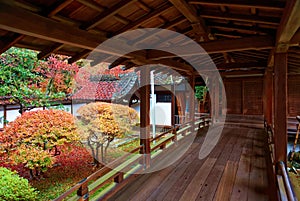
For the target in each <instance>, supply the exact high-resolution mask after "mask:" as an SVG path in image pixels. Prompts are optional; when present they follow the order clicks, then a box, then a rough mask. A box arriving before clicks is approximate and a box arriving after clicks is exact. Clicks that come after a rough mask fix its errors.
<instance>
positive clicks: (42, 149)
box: [0, 110, 78, 176]
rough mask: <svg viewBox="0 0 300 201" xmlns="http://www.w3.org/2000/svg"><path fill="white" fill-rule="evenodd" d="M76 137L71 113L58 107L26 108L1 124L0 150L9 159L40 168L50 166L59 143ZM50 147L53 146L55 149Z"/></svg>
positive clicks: (39, 169)
mask: <svg viewBox="0 0 300 201" xmlns="http://www.w3.org/2000/svg"><path fill="white" fill-rule="evenodd" d="M76 140H78V138H77V132H76V126H75V122H74V118H73V116H72V115H71V114H70V113H67V112H65V111H61V110H39V111H29V112H25V113H23V114H22V115H21V116H20V117H18V118H17V119H16V120H15V121H13V122H11V123H9V124H8V125H7V126H6V127H5V128H4V131H3V133H2V134H1V135H0V151H1V150H2V152H3V153H4V154H6V155H7V156H8V160H9V161H10V162H11V163H13V164H20V163H21V164H24V165H25V167H26V168H28V169H30V170H31V172H32V170H36V171H37V172H40V171H46V170H47V168H49V167H52V165H53V163H54V162H55V158H54V157H53V156H54V155H56V154H57V153H58V150H57V149H56V148H57V146H58V145H63V144H65V143H69V142H73V141H76ZM52 150H55V151H54V153H53V151H52ZM51 151H52V152H51ZM32 176H33V175H32Z"/></svg>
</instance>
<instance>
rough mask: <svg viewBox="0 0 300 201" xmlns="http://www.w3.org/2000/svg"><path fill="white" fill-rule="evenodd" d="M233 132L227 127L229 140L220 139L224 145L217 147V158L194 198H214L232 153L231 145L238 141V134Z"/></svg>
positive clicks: (207, 200)
mask: <svg viewBox="0 0 300 201" xmlns="http://www.w3.org/2000/svg"><path fill="white" fill-rule="evenodd" d="M235 134H236V131H235V130H234V129H232V128H231V129H228V133H227V135H230V136H229V137H230V139H229V141H228V142H227V143H225V142H224V141H223V142H222V141H221V142H220V144H221V143H222V144H223V143H225V146H224V147H223V148H220V147H219V146H218V147H217V148H218V149H221V152H220V154H219V155H218V156H217V159H218V160H217V162H216V164H215V166H214V167H213V169H212V171H211V173H210V175H209V177H208V178H207V179H206V180H205V185H204V186H203V187H202V188H201V190H200V192H199V194H198V196H197V199H196V200H203V201H211V200H213V199H214V197H215V194H216V192H217V188H218V185H219V183H220V180H221V178H222V175H223V172H224V169H225V166H226V163H227V161H228V159H229V158H230V156H231V154H232V151H233V147H234V146H235V145H236V144H237V142H238V136H237V135H235Z"/></svg>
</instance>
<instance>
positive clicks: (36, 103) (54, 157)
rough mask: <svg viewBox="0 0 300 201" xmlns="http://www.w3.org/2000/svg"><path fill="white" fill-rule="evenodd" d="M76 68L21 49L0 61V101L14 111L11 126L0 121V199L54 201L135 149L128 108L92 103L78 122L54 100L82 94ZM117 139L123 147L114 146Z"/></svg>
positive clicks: (134, 123)
mask: <svg viewBox="0 0 300 201" xmlns="http://www.w3.org/2000/svg"><path fill="white" fill-rule="evenodd" d="M80 67H81V66H80V63H77V64H68V63H67V62H66V57H63V56H60V55H52V56H50V57H49V58H48V59H46V60H38V59H37V52H35V51H31V50H26V49H19V48H11V49H9V50H8V51H7V52H5V53H3V54H2V55H1V56H0V82H1V88H0V97H2V98H4V99H5V100H8V103H9V104H15V105H18V106H19V108H20V110H19V113H20V115H19V116H18V117H17V118H16V119H15V120H14V121H11V122H7V121H6V120H5V118H3V117H1V120H2V121H4V122H3V123H4V125H5V126H4V128H3V130H2V131H1V132H0V176H1V177H0V200H52V199H55V198H56V197H58V196H59V195H60V194H62V193H63V192H65V191H66V190H67V189H69V188H70V187H72V186H73V185H75V184H76V183H78V182H79V181H81V180H82V179H84V178H86V177H87V176H88V175H91V174H92V173H93V172H95V171H96V170H98V169H99V168H101V167H102V166H103V165H104V164H106V163H109V162H111V161H112V160H115V159H117V158H118V157H120V156H122V155H123V154H124V153H126V152H127V151H129V150H131V149H133V148H134V147H137V146H139V141H138V140H136V139H135V138H134V131H133V128H134V127H136V126H138V123H139V115H138V113H137V112H136V111H135V110H134V109H132V108H129V107H128V106H123V105H117V104H110V103H104V102H93V103H89V104H86V105H84V106H82V107H81V108H80V109H79V110H78V114H79V115H78V117H74V116H73V115H72V114H71V113H69V112H66V111H63V110H60V108H59V103H60V102H61V101H63V100H66V99H68V98H70V96H71V95H72V94H73V93H75V92H76V90H78V89H80V86H78V82H76V79H78V78H77V77H76V76H77V73H78V71H79V68H80ZM80 79H82V78H80ZM79 83H80V82H79ZM53 104H55V105H58V109H51V106H52V105H53ZM40 107H42V108H43V110H34V109H35V108H40ZM115 139H127V141H128V142H127V143H124V144H122V143H121V144H120V145H118V148H113V147H116V145H115V144H113V142H114V140H115ZM131 139H132V140H131ZM112 144H113V145H112Z"/></svg>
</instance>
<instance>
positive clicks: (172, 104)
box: [171, 85, 176, 126]
mask: <svg viewBox="0 0 300 201" xmlns="http://www.w3.org/2000/svg"><path fill="white" fill-rule="evenodd" d="M171 92H172V93H171V97H172V100H171V107H172V111H171V115H172V117H171V125H173V126H175V107H176V105H175V104H176V102H175V98H176V97H175V93H176V92H175V85H172V86H171Z"/></svg>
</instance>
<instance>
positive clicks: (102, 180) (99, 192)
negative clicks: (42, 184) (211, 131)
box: [55, 117, 210, 201]
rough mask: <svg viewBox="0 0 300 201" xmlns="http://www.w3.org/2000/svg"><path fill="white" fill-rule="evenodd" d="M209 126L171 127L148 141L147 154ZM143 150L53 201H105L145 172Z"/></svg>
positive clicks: (200, 121)
mask: <svg viewBox="0 0 300 201" xmlns="http://www.w3.org/2000/svg"><path fill="white" fill-rule="evenodd" d="M209 124H210V119H209V118H208V117H200V118H197V120H196V121H195V122H187V123H185V124H182V125H181V126H176V127H172V128H170V129H169V130H166V131H164V132H162V133H161V134H159V135H157V136H156V137H155V138H153V139H151V140H150V141H151V153H154V152H155V151H156V150H158V149H166V148H168V146H169V145H171V144H174V143H177V141H178V140H180V139H182V138H184V137H185V136H187V135H189V134H191V133H193V132H192V131H193V130H192V129H194V131H196V130H198V129H200V128H203V127H205V126H208V125H209ZM143 149H144V146H142V145H141V146H139V147H137V148H135V149H133V150H132V151H130V152H129V153H127V154H125V155H124V156H122V157H120V158H118V159H117V160H115V161H113V162H111V163H110V164H108V165H106V166H105V167H103V168H101V169H100V170H98V171H96V172H95V173H93V174H92V175H90V176H88V177H87V178H85V179H83V180H82V181H80V182H79V183H77V184H76V185H75V186H73V187H72V188H70V189H69V190H68V191H66V192H65V193H63V194H62V195H60V196H59V197H58V198H56V199H55V201H61V200H105V199H108V198H109V197H111V196H112V195H114V194H115V193H116V192H117V191H118V190H119V189H121V188H123V187H124V186H125V185H126V184H127V183H129V182H131V181H133V180H134V179H135V178H136V177H137V176H138V174H139V173H141V172H143V171H144V170H145V169H144V168H145V157H147V156H146V155H144V154H139V153H140V152H141V150H143ZM142 152H143V151H142ZM157 153H158V154H159V153H160V152H156V155H157ZM153 155H154V154H153ZM125 172H126V173H125ZM104 187H105V188H104Z"/></svg>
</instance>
